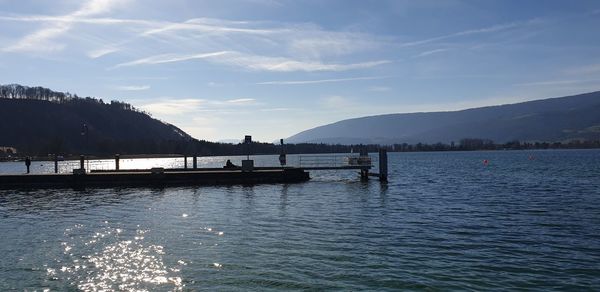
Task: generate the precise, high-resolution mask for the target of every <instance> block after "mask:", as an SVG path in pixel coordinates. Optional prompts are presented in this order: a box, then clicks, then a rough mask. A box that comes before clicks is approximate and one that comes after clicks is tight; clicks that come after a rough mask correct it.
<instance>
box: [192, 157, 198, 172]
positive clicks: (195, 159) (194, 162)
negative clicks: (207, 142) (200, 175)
mask: <svg viewBox="0 0 600 292" xmlns="http://www.w3.org/2000/svg"><path fill="white" fill-rule="evenodd" d="M192 167H193V168H194V169H198V155H196V154H194V158H192Z"/></svg>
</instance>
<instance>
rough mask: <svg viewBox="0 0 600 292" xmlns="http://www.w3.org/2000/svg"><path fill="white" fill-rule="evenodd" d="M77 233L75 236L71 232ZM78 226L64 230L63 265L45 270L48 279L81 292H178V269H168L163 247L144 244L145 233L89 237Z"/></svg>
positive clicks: (111, 231) (108, 231)
mask: <svg viewBox="0 0 600 292" xmlns="http://www.w3.org/2000/svg"><path fill="white" fill-rule="evenodd" d="M74 231H77V232H74ZM82 231H83V232H84V233H85V230H84V226H83V225H81V224H79V225H76V226H75V227H74V228H68V229H66V230H65V236H67V237H68V241H66V242H63V243H62V246H63V247H64V254H65V255H66V256H67V258H66V260H65V261H64V262H63V260H62V259H57V261H56V265H57V267H56V268H48V269H47V275H48V277H51V278H53V279H54V280H59V281H60V280H67V281H69V282H70V283H71V284H72V285H73V286H76V287H77V288H78V289H81V290H83V291H106V290H118V291H152V290H156V289H157V288H159V287H160V289H161V290H163V289H168V290H173V291H175V290H181V289H182V288H183V287H184V284H183V283H182V278H181V276H180V271H181V266H184V265H186V263H185V262H184V261H183V260H179V261H178V262H177V265H174V266H172V267H169V266H167V265H166V264H165V263H164V261H163V256H164V255H165V252H164V247H163V246H161V245H157V244H151V243H147V242H146V240H145V236H144V235H145V234H146V233H147V232H148V230H136V231H135V234H134V235H126V236H123V235H122V233H123V231H122V229H120V228H113V227H110V226H106V227H104V228H102V229H101V230H99V231H97V232H93V234H92V235H91V236H90V235H88V236H81V235H80V234H81V233H82Z"/></svg>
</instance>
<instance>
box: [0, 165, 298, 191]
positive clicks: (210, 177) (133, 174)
mask: <svg viewBox="0 0 600 292" xmlns="http://www.w3.org/2000/svg"><path fill="white" fill-rule="evenodd" d="M309 179H310V177H309V173H308V172H305V171H304V170H303V169H299V168H279V169H276V168H269V169H255V170H253V171H250V172H243V171H241V170H238V169H234V170H230V169H211V170H199V169H198V170H184V171H179V170H169V171H162V172H158V173H157V172H156V171H151V170H137V171H105V172H90V173H87V174H27V175H0V189H40V188H85V187H116V186H117V187H118V186H122V187H140V186H182V185H230V184H263V183H297V182H304V181H307V180H309Z"/></svg>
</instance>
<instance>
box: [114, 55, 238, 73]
mask: <svg viewBox="0 0 600 292" xmlns="http://www.w3.org/2000/svg"><path fill="white" fill-rule="evenodd" d="M227 53H228V52H227V51H220V52H211V53H202V54H191V55H182V54H161V55H156V56H151V57H147V58H142V59H137V60H134V61H130V62H125V63H121V64H117V65H115V66H114V67H113V69H116V68H120V67H128V66H137V65H152V64H164V63H173V62H182V61H188V60H195V59H206V58H210V57H216V56H221V55H224V54H227Z"/></svg>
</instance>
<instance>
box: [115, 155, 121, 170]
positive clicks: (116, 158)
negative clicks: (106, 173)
mask: <svg viewBox="0 0 600 292" xmlns="http://www.w3.org/2000/svg"><path fill="white" fill-rule="evenodd" d="M120 162H121V155H119V154H115V170H119V169H121V165H120V164H121V163H120Z"/></svg>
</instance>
